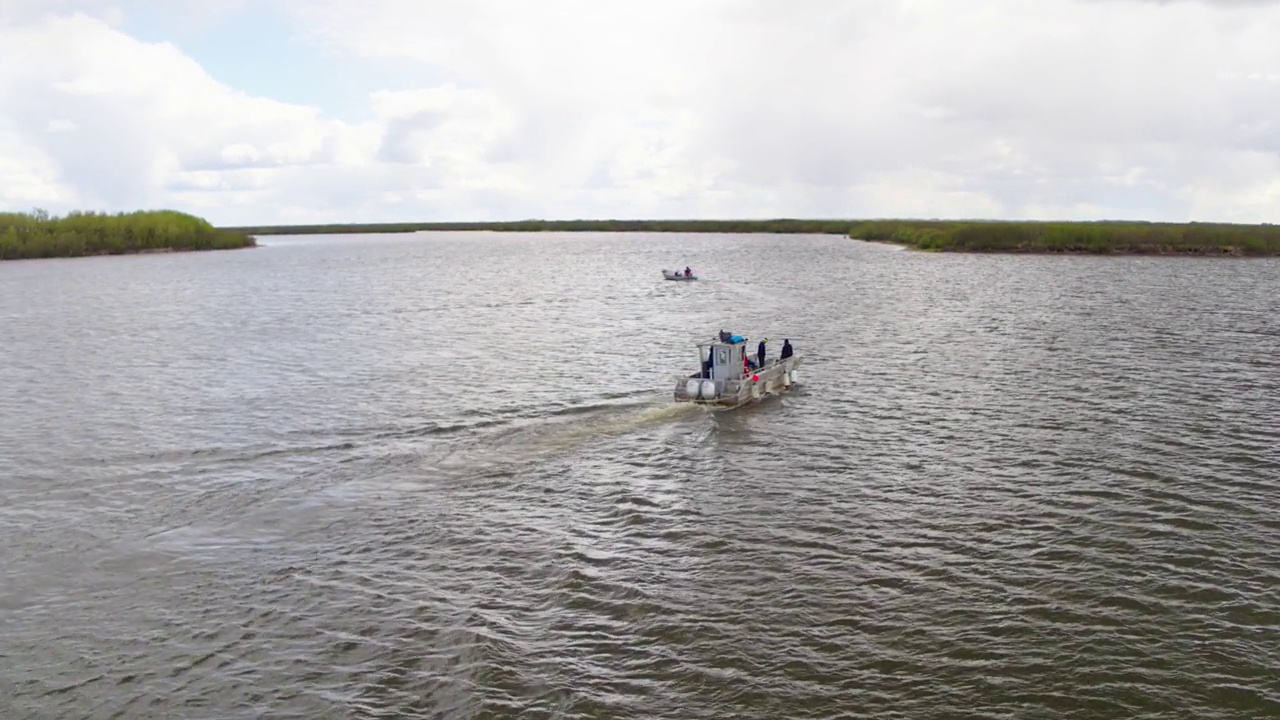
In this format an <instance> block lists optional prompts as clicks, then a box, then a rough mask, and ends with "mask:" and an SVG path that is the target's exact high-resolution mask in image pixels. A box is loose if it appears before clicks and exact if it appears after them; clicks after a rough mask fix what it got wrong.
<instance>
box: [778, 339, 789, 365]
mask: <svg viewBox="0 0 1280 720" xmlns="http://www.w3.org/2000/svg"><path fill="white" fill-rule="evenodd" d="M789 357H791V340H790V339H789V338H783V339H782V353H781V355H780V356H779V359H780V360H786V359H787V358H789Z"/></svg>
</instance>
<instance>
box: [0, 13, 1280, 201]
mask: <svg viewBox="0 0 1280 720" xmlns="http://www.w3.org/2000/svg"><path fill="white" fill-rule="evenodd" d="M1278 123H1280V3H1277V2H1268V1H1265V0H1254V1H1249V0H1216V1H1213V0H1181V1H1169V2H1155V1H1151V0H1147V1H1144V0H800V1H797V2H780V1H779V0H643V1H639V0H538V1H537V2H532V1H530V0H417V1H416V2H410V1H409V0H0V209H10V210H29V209H31V208H33V207H41V208H45V209H48V210H50V211H53V212H57V213H61V212H65V211H66V210H69V209H75V208H79V209H95V210H102V209H106V210H132V209H138V208H156V207H168V208H174V209H179V210H184V211H187V212H193V213H196V214H199V215H202V216H204V217H206V218H208V219H210V220H211V221H213V222H215V223H217V224H253V223H289V222H378V221H397V220H404V221H413V220H424V221H425V220H501V219H523V218H531V217H537V218H552V219H560V218H659V217H661V218H753V217H845V218H849V217H957V218H959V217H990V218H1038V219H1040V218H1043V219H1048V218H1062V219H1097V218H1134V219H1150V220H1174V221H1186V220H1222V221H1238V222H1274V221H1280V163H1278V162H1277V152H1278V151H1280V125H1278Z"/></svg>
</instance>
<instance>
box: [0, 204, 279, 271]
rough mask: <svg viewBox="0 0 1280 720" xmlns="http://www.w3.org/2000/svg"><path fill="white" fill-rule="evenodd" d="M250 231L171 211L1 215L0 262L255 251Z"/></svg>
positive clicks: (255, 242)
mask: <svg viewBox="0 0 1280 720" xmlns="http://www.w3.org/2000/svg"><path fill="white" fill-rule="evenodd" d="M255 245H257V241H256V240H255V239H254V238H253V237H252V236H251V235H250V234H248V233H241V232H236V231H234V230H226V229H218V228H215V227H214V226H213V225H212V224H210V223H209V222H208V221H207V220H204V219H203V218H198V217H195V216H194V215H188V214H186V213H180V212H175V211H172V210H142V211H137V212H131V213H116V214H107V213H82V212H72V213H69V214H67V215H66V216H64V217H53V216H50V215H49V214H47V213H45V212H43V211H36V212H32V213H0V260H30V259H36V258H58V257H87V256H93V255H135V254H143V253H159V252H189V251H198V250H233V249H238V248H247V247H254V246H255Z"/></svg>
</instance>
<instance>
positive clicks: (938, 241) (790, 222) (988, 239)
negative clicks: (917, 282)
mask: <svg viewBox="0 0 1280 720" xmlns="http://www.w3.org/2000/svg"><path fill="white" fill-rule="evenodd" d="M226 230H228V231H231V232H236V233H244V234H248V235H324V234H347V233H351V234H355V233H406V232H418V231H476V230H483V231H491V232H678V233H787V234H832V235H847V236H849V237H851V238H854V239H858V240H868V241H873V242H886V243H894V244H897V245H904V246H907V247H911V248H915V249H918V250H927V251H939V252H999V253H1073V254H1096V255H1138V254H1143V255H1220V256H1239V257H1245V256H1276V255H1280V226H1275V225H1269V224H1267V225H1234V224H1219V223H1148V222H1135V221H1098V222H1015V221H979V220H801V219H777V220H519V221H512V222H435V223H372V224H348V225H271V226H259V227H233V228H226Z"/></svg>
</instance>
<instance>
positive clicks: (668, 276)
mask: <svg viewBox="0 0 1280 720" xmlns="http://www.w3.org/2000/svg"><path fill="white" fill-rule="evenodd" d="M662 277H663V279H665V280H697V279H698V276H697V275H685V274H684V273H682V272H680V271H678V270H677V271H676V272H671V271H670V270H663V271H662Z"/></svg>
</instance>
